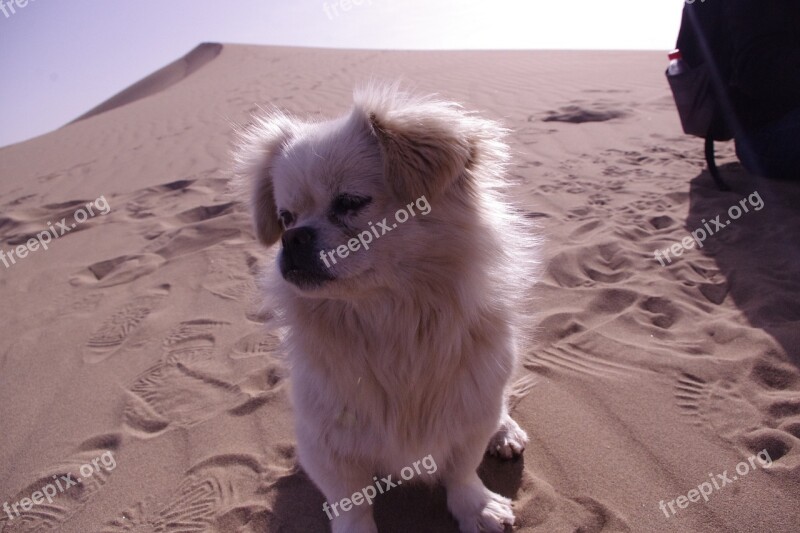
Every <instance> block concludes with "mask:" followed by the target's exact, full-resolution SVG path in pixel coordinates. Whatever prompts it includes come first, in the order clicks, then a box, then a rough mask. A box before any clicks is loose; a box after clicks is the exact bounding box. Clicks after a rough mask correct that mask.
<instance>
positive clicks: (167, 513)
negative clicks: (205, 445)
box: [100, 454, 271, 533]
mask: <svg viewBox="0 0 800 533" xmlns="http://www.w3.org/2000/svg"><path fill="white" fill-rule="evenodd" d="M265 477H267V478H269V477H271V476H269V474H268V473H267V472H266V471H265V470H264V468H263V467H262V466H261V463H260V461H259V460H258V459H257V458H255V457H253V456H250V455H245V454H237V455H218V456H214V457H211V458H209V459H207V460H205V461H203V462H202V463H200V464H198V465H195V466H194V467H192V468H191V469H189V471H188V472H187V475H186V477H185V478H184V480H183V481H182V482H181V484H180V485H179V486H178V487H177V489H176V490H175V491H173V492H171V493H170V494H171V496H170V498H169V500H168V501H167V502H166V503H163V502H161V501H157V500H156V499H155V498H153V497H149V498H147V499H145V500H143V501H141V502H139V503H137V504H135V505H133V506H131V507H130V508H129V509H127V510H125V511H123V512H122V513H120V514H119V516H118V517H117V518H115V519H113V520H111V521H109V522H108V523H106V525H105V526H104V527H103V528H102V529H100V533H124V532H139V531H141V532H145V531H147V532H172V531H175V532H186V533H190V532H198V533H200V532H207V531H219V532H222V531H243V532H244V531H253V532H255V531H270V529H269V526H270V517H271V512H270V511H269V510H268V509H267V508H266V507H263V506H260V505H258V504H257V503H254V502H257V501H258V500H260V499H263V495H262V494H260V492H261V487H262V484H263V482H264V480H265V479H264V478H265Z"/></svg>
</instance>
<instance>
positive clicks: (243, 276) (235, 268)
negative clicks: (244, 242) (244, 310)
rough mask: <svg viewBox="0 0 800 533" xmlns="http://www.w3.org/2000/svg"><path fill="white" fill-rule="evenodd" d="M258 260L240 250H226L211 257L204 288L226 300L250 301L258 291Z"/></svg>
mask: <svg viewBox="0 0 800 533" xmlns="http://www.w3.org/2000/svg"><path fill="white" fill-rule="evenodd" d="M257 275H258V259H257V258H256V257H254V256H253V255H251V254H249V253H242V252H241V251H239V250H233V249H224V250H221V251H219V252H215V253H214V254H212V255H210V257H209V267H208V279H206V280H205V281H204V282H203V288H204V289H206V290H207V291H208V292H210V293H211V294H213V295H214V296H218V297H220V298H223V299H226V300H238V301H242V300H243V301H248V300H250V299H252V298H254V297H255V296H256V295H257V293H258V291H257V288H256V283H255V280H254V278H255V276H257Z"/></svg>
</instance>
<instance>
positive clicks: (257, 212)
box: [234, 111, 297, 247]
mask: <svg viewBox="0 0 800 533" xmlns="http://www.w3.org/2000/svg"><path fill="white" fill-rule="evenodd" d="M296 129H297V123H296V121H295V120H293V119H292V118H291V117H289V116H287V115H286V114H284V113H282V112H280V111H273V112H270V113H268V114H267V115H265V116H262V117H260V118H258V119H256V121H255V123H254V124H253V125H251V126H250V127H249V128H247V129H246V130H245V131H244V132H242V133H241V135H240V138H239V147H238V149H237V150H236V156H235V159H236V178H235V181H236V182H235V185H234V186H235V188H236V189H237V190H238V194H239V196H240V198H242V199H244V200H245V201H246V203H247V204H248V205H249V206H250V213H251V215H252V217H253V223H254V226H255V230H256V236H257V237H258V240H259V241H261V243H262V244H264V245H265V246H267V247H269V246H272V245H273V244H275V242H276V241H277V240H278V239H279V238H280V236H281V233H283V227H282V226H281V223H280V220H279V219H278V213H277V207H276V205H275V192H274V185H273V176H272V169H273V165H274V162H275V159H276V158H277V157H279V156H280V154H281V152H282V151H283V149H284V147H285V146H286V144H287V143H288V142H289V140H291V138H292V137H293V135H294V133H295V132H296Z"/></svg>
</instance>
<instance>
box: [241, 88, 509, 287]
mask: <svg viewBox="0 0 800 533" xmlns="http://www.w3.org/2000/svg"><path fill="white" fill-rule="evenodd" d="M487 125H491V126H492V127H487ZM501 133H502V132H501V130H499V129H497V128H496V127H495V126H494V124H493V123H491V122H488V121H483V120H480V119H477V118H475V117H473V116H472V115H468V114H466V113H464V112H463V111H462V110H461V109H460V108H459V107H458V106H457V105H455V104H451V103H447V102H441V101H437V100H435V99H432V98H416V97H413V96H410V95H408V94H406V93H403V92H400V91H398V90H397V89H396V88H374V87H372V88H369V89H365V90H361V91H359V92H357V93H356V95H355V106H354V108H353V110H352V111H351V112H350V114H348V115H346V116H344V117H342V118H339V119H336V120H332V121H329V122H318V123H309V122H304V121H302V120H299V119H297V118H294V117H290V116H288V115H286V114H284V113H282V112H278V111H273V112H270V113H267V114H266V115H265V116H263V117H261V118H259V119H257V121H256V123H255V124H254V125H253V126H252V127H251V128H250V129H249V130H248V131H247V132H246V134H245V135H244V137H243V143H242V145H241V147H240V150H239V153H238V163H239V175H240V179H243V180H244V181H245V182H247V183H248V185H249V193H248V194H249V195H250V206H251V211H252V215H253V218H254V221H255V230H256V234H257V236H258V239H259V240H260V241H261V242H262V243H263V244H264V245H266V246H272V245H273V244H274V243H276V242H278V241H280V243H281V251H280V254H279V256H278V267H279V270H280V273H281V275H282V276H283V278H284V279H285V280H286V281H287V282H289V283H290V284H291V285H292V286H293V288H294V289H295V290H296V291H297V292H299V293H300V294H302V295H303V296H310V297H314V296H318V297H326V296H331V295H335V294H337V293H339V294H342V293H345V294H347V295H348V297H352V295H353V294H354V291H356V292H358V291H359V290H365V289H371V288H376V287H381V286H385V285H387V284H390V283H394V282H398V281H399V280H400V278H402V277H403V276H402V271H403V270H404V269H405V270H406V271H407V270H408V269H409V268H410V267H411V268H413V266H415V265H418V264H419V263H420V262H424V261H425V259H426V257H427V259H428V260H429V261H430V259H431V258H432V257H433V258H435V257H436V256H437V253H438V252H437V250H441V249H442V247H453V246H457V245H461V246H465V245H467V246H468V245H469V243H467V242H459V239H458V238H451V237H450V236H448V235H447V234H446V233H447V231H446V229H443V226H446V225H447V224H442V221H443V220H447V221H448V223H449V222H450V221H451V219H452V218H454V217H455V218H459V215H458V214H457V213H455V212H454V211H456V210H457V205H460V206H462V207H463V206H464V205H468V204H469V203H470V198H471V197H472V196H473V190H472V188H471V185H470V181H471V180H472V179H474V176H473V175H472V173H471V171H470V169H471V168H472V166H473V165H474V164H475V163H476V160H477V159H478V158H480V157H481V147H482V146H484V145H487V144H491V143H492V142H495V143H498V144H496V145H495V146H492V149H493V150H494V151H495V152H497V153H500V152H502V151H503V150H502V148H504V146H505V145H503V144H502V143H501V142H500V141H499V140H497V139H496V138H497V137H498V136H499V135H500V134H501ZM492 136H494V137H495V139H494V140H492V139H490V137H492ZM437 207H438V208H441V210H442V212H441V213H440V214H439V216H436V214H435V212H436V211H437ZM432 212H433V213H434V215H432V216H430V217H429V216H428V215H429V214H430V213H432ZM461 215H464V216H466V215H467V213H462V214H461ZM465 224H469V222H466V221H465V222H463V223H461V225H462V226H464V225H465ZM443 232H444V233H443ZM444 241H447V242H444ZM434 262H435V259H434Z"/></svg>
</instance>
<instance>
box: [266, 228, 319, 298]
mask: <svg viewBox="0 0 800 533" xmlns="http://www.w3.org/2000/svg"><path fill="white" fill-rule="evenodd" d="M281 244H283V250H281V255H280V257H279V259H278V266H279V267H280V270H281V274H283V277H284V278H285V279H286V280H287V281H290V282H291V283H294V284H295V285H297V286H299V287H304V288H305V287H311V286H314V285H319V284H321V283H323V282H324V281H327V280H331V279H333V278H332V276H331V274H330V273H329V272H328V271H327V270H326V269H325V268H324V267H323V266H322V261H320V258H319V253H320V250H319V249H318V247H317V244H318V243H317V231H316V230H315V229H314V228H311V227H307V226H304V227H300V228H292V229H290V230H287V231H285V232H283V237H281Z"/></svg>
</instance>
